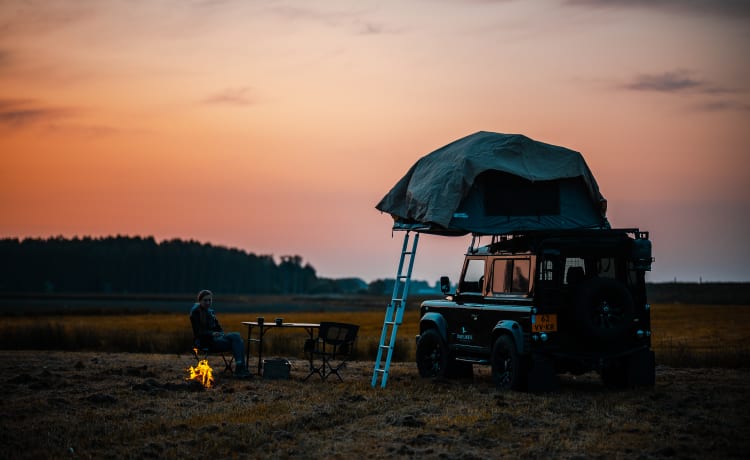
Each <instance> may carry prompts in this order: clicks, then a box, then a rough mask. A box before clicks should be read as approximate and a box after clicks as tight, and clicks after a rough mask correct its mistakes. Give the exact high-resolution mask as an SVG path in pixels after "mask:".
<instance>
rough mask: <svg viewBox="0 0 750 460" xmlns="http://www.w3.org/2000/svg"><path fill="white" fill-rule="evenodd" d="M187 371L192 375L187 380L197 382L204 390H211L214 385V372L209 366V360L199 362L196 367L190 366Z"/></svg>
mask: <svg viewBox="0 0 750 460" xmlns="http://www.w3.org/2000/svg"><path fill="white" fill-rule="evenodd" d="M187 371H188V372H189V373H190V376H189V377H188V378H187V380H197V381H199V382H200V383H201V385H203V388H211V386H212V385H213V383H214V370H213V369H211V366H209V365H208V360H205V359H202V360H200V361H198V364H197V365H196V366H195V367H193V366H190V367H189V368H188V369H187Z"/></svg>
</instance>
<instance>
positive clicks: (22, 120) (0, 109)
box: [0, 99, 72, 128]
mask: <svg viewBox="0 0 750 460" xmlns="http://www.w3.org/2000/svg"><path fill="white" fill-rule="evenodd" d="M71 113H72V110H70V109H67V108H60V107H44V106H40V105H38V104H37V102H36V101H34V100H31V99H0V126H4V127H10V128H22V127H26V126H29V125H34V124H39V123H44V122H49V121H53V120H58V119H60V118H64V117H67V116H69V115H70V114H71Z"/></svg>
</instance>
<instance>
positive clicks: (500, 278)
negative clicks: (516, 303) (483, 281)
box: [492, 259, 531, 295]
mask: <svg viewBox="0 0 750 460" xmlns="http://www.w3.org/2000/svg"><path fill="white" fill-rule="evenodd" d="M492 270H493V271H492V293H493V294H496V295H497V294H511V293H513V294H528V292H529V276H530V274H531V260H529V259H496V260H495V261H494V263H493V265H492Z"/></svg>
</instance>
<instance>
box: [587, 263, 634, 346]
mask: <svg viewBox="0 0 750 460" xmlns="http://www.w3.org/2000/svg"><path fill="white" fill-rule="evenodd" d="M633 306H634V304H633V297H632V296H631V295H630V291H628V288H627V287H626V286H625V285H624V284H623V283H621V282H620V281H617V280H615V279H612V278H598V277H597V278H591V279H589V280H587V281H585V282H584V283H582V284H581V285H580V286H579V287H578V294H577V295H576V320H577V323H578V326H579V328H580V330H581V332H582V333H583V334H584V335H586V336H587V337H589V338H592V339H594V340H596V341H600V342H613V341H616V340H619V339H621V338H622V337H623V336H624V335H626V334H627V332H628V331H629V329H630V327H631V325H632V324H633V311H634V308H633Z"/></svg>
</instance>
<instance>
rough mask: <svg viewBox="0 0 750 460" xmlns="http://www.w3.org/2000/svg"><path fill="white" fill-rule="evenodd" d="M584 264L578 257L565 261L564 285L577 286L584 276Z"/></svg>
mask: <svg viewBox="0 0 750 460" xmlns="http://www.w3.org/2000/svg"><path fill="white" fill-rule="evenodd" d="M585 266H586V264H585V263H584V260H583V259H581V258H580V257H568V258H566V259H565V284H578V283H580V282H581V281H583V279H584V277H585V276H586V269H585V268H584V267H585Z"/></svg>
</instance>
